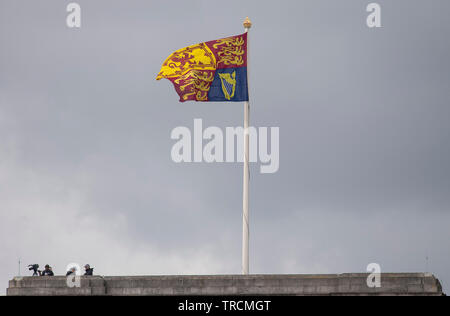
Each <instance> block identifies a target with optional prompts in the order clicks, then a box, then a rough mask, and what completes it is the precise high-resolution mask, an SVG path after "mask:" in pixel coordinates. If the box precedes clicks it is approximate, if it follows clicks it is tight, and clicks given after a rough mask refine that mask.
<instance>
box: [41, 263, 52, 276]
mask: <svg viewBox="0 0 450 316" xmlns="http://www.w3.org/2000/svg"><path fill="white" fill-rule="evenodd" d="M40 274H41V276H54V274H53V271H52V267H50V266H49V265H48V264H46V265H45V269H44V271H40Z"/></svg>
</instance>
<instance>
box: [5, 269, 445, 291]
mask: <svg viewBox="0 0 450 316" xmlns="http://www.w3.org/2000/svg"><path fill="white" fill-rule="evenodd" d="M367 276H368V274H367V273H345V274H318V275H312V274H311V275H308V274H303V275H302V274H287V275H279V274H259V275H256V274H254V275H172V276H168V275H165V276H105V277H102V276H92V277H84V276H83V277H81V286H80V287H79V288H68V287H67V286H66V277H64V276H55V277H21V278H18V277H16V278H14V279H13V280H11V281H9V288H8V289H7V295H11V296H17V295H19V296H21V295H28V296H29V295H51V296H57V295H71V296H72V295H73V296H91V295H134V296H141V295H224V296H226V295H292V296H302V295H339V296H343V295H426V296H441V295H443V293H442V287H441V284H440V282H439V280H438V279H436V278H435V277H434V276H433V275H432V274H426V273H384V274H382V275H381V287H380V288H369V287H367V285H366V279H367Z"/></svg>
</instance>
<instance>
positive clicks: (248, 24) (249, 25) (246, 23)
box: [243, 17, 252, 29]
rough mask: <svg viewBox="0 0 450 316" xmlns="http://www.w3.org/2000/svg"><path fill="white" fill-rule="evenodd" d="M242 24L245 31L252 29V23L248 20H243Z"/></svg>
mask: <svg viewBox="0 0 450 316" xmlns="http://www.w3.org/2000/svg"><path fill="white" fill-rule="evenodd" d="M243 24H244V27H245V28H246V29H249V28H251V27H252V22H251V21H250V19H249V18H248V17H246V18H245V20H244V23H243Z"/></svg>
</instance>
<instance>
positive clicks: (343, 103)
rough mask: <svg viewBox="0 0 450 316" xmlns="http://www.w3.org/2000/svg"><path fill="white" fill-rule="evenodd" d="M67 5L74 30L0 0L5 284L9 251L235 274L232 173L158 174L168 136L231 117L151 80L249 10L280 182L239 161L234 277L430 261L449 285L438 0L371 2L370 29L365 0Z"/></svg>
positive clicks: (232, 120) (164, 167)
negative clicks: (246, 201) (181, 98)
mask: <svg viewBox="0 0 450 316" xmlns="http://www.w3.org/2000/svg"><path fill="white" fill-rule="evenodd" d="M67 3H69V2H67ZM78 3H79V4H80V5H81V8H82V27H81V29H79V30H70V29H68V28H67V27H66V26H65V17H66V12H65V5H66V3H63V2H61V1H39V2H30V1H8V0H2V1H1V3H0V26H1V27H0V46H1V50H0V154H1V155H0V201H1V203H0V212H1V213H0V214H1V218H2V221H1V224H0V227H1V230H0V231H1V232H0V239H1V240H2V242H1V245H0V250H1V253H2V256H1V265H2V267H4V269H3V271H6V272H5V273H3V274H2V275H1V277H0V281H1V282H2V284H4V285H3V286H2V287H3V288H4V287H6V281H7V280H8V279H10V278H11V277H12V276H13V275H14V274H16V270H17V267H16V265H17V264H16V262H17V260H18V258H19V257H22V260H26V263H32V262H31V261H35V260H37V261H39V263H42V264H44V263H46V262H47V261H48V262H51V263H53V264H54V265H55V269H56V270H57V272H58V273H60V274H61V273H63V272H64V268H65V265H66V264H68V263H69V262H72V261H75V262H78V261H80V263H85V262H84V261H86V262H90V263H92V264H95V265H96V266H97V267H98V272H99V273H102V274H123V271H124V270H125V269H126V268H127V267H129V270H128V271H127V272H126V273H132V274H138V273H140V274H144V273H146V274H153V273H157V274H164V273H198V274H206V273H239V272H240V251H241V249H240V246H241V216H242V215H241V208H242V200H241V198H242V184H241V183H242V168H241V167H242V166H241V165H239V164H212V165H208V164H175V163H173V162H172V160H171V158H170V149H171V146H172V145H173V141H172V140H171V139H170V132H171V130H172V129H173V128H174V127H177V126H187V127H190V128H192V126H193V119H194V118H202V119H203V124H204V126H220V127H226V126H238V125H241V124H242V120H243V108H242V105H241V104H227V103H206V104H200V103H199V104H197V103H189V104H187V103H186V104H180V103H178V97H177V95H176V93H175V92H174V90H173V87H172V85H171V84H170V83H169V82H168V81H159V82H157V81H155V80H154V79H155V76H156V74H157V72H158V71H159V68H160V66H161V63H162V62H163V60H164V59H165V58H166V57H167V56H168V55H169V54H170V53H171V52H172V51H174V50H176V49H178V48H181V47H183V46H186V45H189V44H194V43H197V42H202V41H207V40H212V39H215V38H220V37H224V36H227V35H233V34H239V33H241V32H242V31H243V30H242V26H241V23H242V20H243V18H244V17H245V16H247V15H248V16H250V18H251V19H252V21H253V22H254V27H253V29H252V30H251V33H250V47H251V60H250V78H251V79H250V80H251V82H250V88H251V90H250V94H251V100H252V105H251V123H252V124H253V125H255V126H279V127H280V170H279V171H278V172H277V173H275V174H272V175H267V174H260V173H259V172H258V171H259V166H257V165H253V166H252V167H251V170H252V174H251V187H250V190H251V191H250V198H251V201H250V212H251V272H254V273H257V272H263V273H326V272H353V271H364V270H365V267H366V265H367V264H368V263H370V262H378V263H380V264H381V266H382V271H423V270H424V269H426V264H425V257H427V256H428V257H429V269H430V270H431V271H432V272H433V273H435V274H436V275H437V276H438V277H439V278H440V279H441V280H442V281H443V283H444V286H448V282H450V274H449V272H448V269H447V267H448V266H449V264H450V253H449V249H450V248H449V246H450V242H449V241H450V232H449V230H448V229H447V226H448V223H449V220H450V214H449V211H448V207H449V205H450V168H449V166H448V161H450V149H449V148H450V146H449V145H450V141H449V139H450V125H449V124H448V118H449V117H450V107H449V102H448V101H449V99H450V92H449V91H450V90H449V89H448V87H449V86H450V76H449V73H450V61H449V60H448V58H447V57H448V56H449V55H450V54H449V53H450V43H449V41H448V38H449V35H450V24H448V23H446V21H447V16H446V12H448V10H449V9H450V4H449V3H448V1H443V0H442V1H437V0H435V1H433V2H429V1H418V0H417V1H395V2H392V1H378V3H380V4H381V6H382V24H383V27H382V28H381V29H369V28H368V27H367V26H366V25H365V19H366V16H367V13H366V12H365V6H366V5H367V4H368V3H369V1H366V2H364V1H350V0H348V1H347V0H346V1H331V0H329V1H320V2H317V1H301V2H299V1H278V2H269V1H267V2H263V1H231V2H228V4H227V5H226V6H220V9H219V8H218V4H219V2H213V1H170V2H167V1H133V2H132V3H129V2H126V1H122V0H121V1H118V0H117V1H95V2H93V1H81V0H80V1H78ZM39 218H45V221H44V220H40V219H39ZM43 244H47V245H48V248H45V249H43V248H42V247H41V245H43ZM67 245H71V247H67ZM22 273H24V271H22Z"/></svg>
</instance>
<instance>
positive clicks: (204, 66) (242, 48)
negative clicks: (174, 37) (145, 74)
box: [156, 33, 248, 102]
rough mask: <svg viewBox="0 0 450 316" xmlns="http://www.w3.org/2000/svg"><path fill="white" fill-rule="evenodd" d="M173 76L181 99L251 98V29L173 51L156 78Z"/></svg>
mask: <svg viewBox="0 0 450 316" xmlns="http://www.w3.org/2000/svg"><path fill="white" fill-rule="evenodd" d="M162 78H166V79H168V80H170V81H171V82H172V83H173V85H174V87H175V90H176V91H177V93H178V95H179V96H180V102H184V101H202V102H208V101H230V102H237V101H248V86H247V33H244V34H241V35H237V36H232V37H227V38H222V39H219V40H215V41H210V42H205V43H200V44H196V45H191V46H188V47H185V48H182V49H179V50H177V51H175V52H174V53H172V55H170V56H169V57H168V58H167V59H166V60H165V61H164V63H163V65H162V67H161V71H160V72H159V74H158V76H157V77H156V80H160V79H162Z"/></svg>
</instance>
